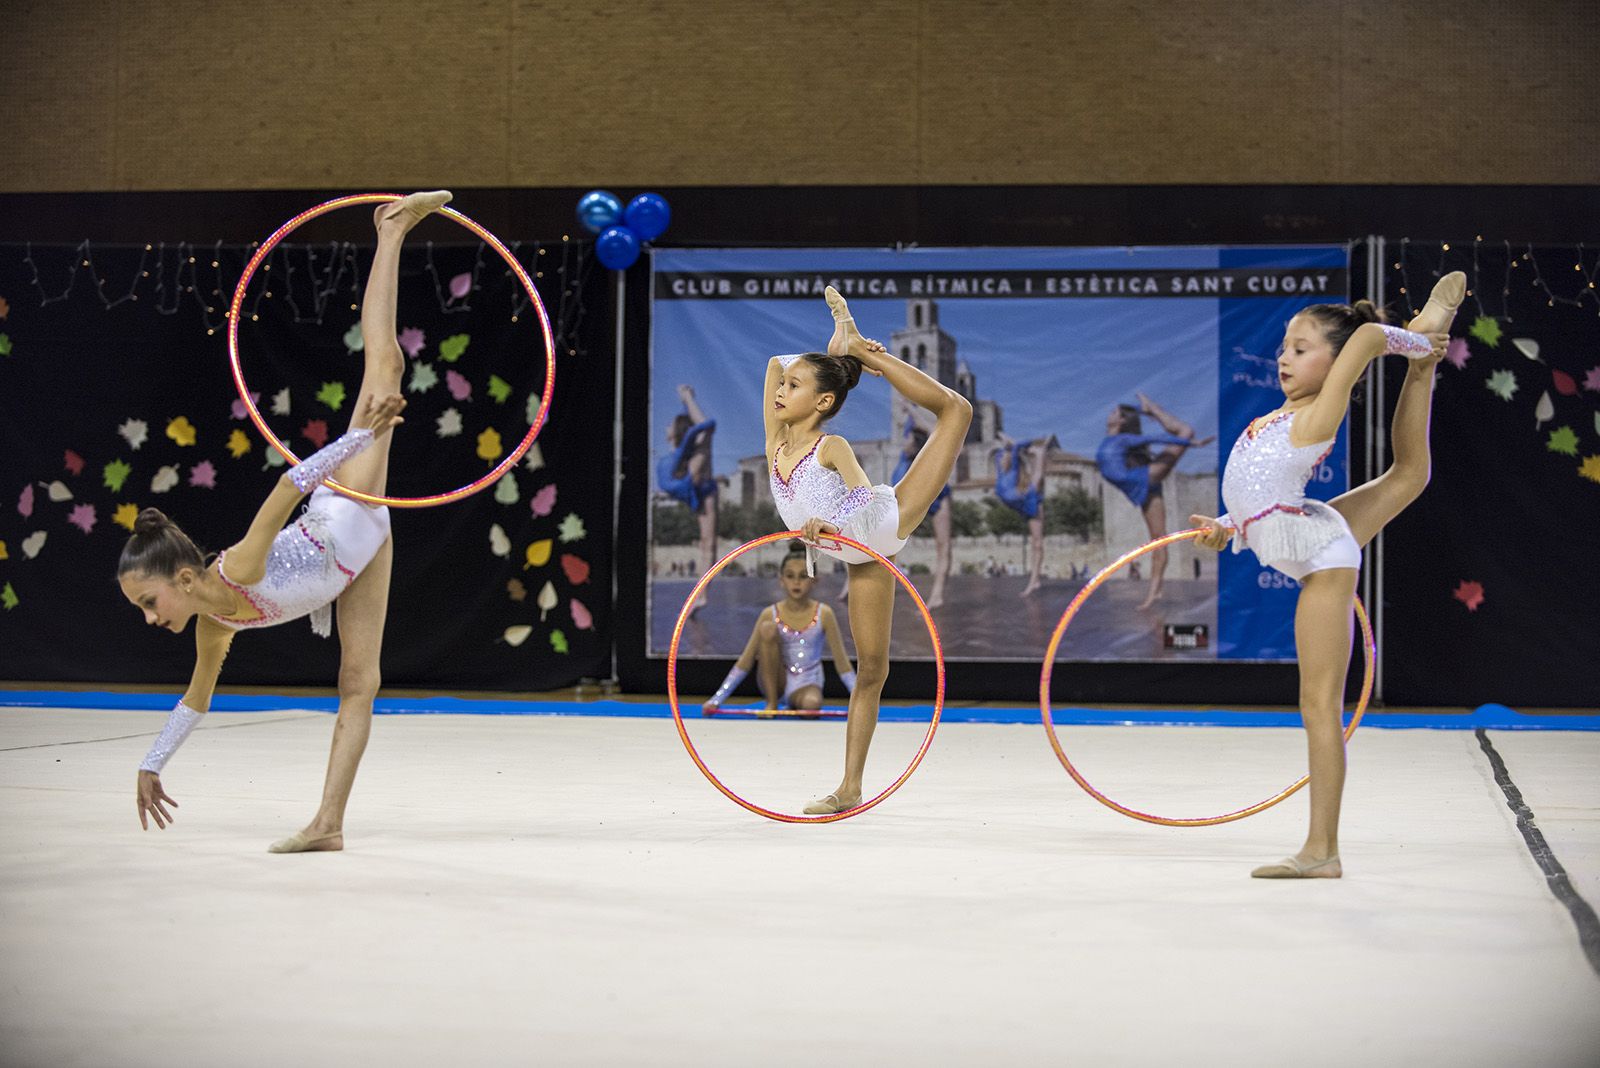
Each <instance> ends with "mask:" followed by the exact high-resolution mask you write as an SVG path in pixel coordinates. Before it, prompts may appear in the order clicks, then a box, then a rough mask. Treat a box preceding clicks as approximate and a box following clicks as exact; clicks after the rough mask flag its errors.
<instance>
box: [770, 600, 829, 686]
mask: <svg viewBox="0 0 1600 1068" xmlns="http://www.w3.org/2000/svg"><path fill="white" fill-rule="evenodd" d="M772 618H773V620H774V622H776V623H777V624H778V637H779V639H780V640H779V642H778V644H779V645H781V646H782V647H783V669H784V670H785V671H787V672H788V673H789V674H790V675H792V676H799V675H804V674H806V673H807V672H809V671H811V670H813V669H814V668H816V667H817V666H818V665H820V664H821V663H822V621H821V619H822V609H821V608H820V607H819V608H817V609H816V610H814V611H813V612H812V614H811V622H810V623H808V624H806V626H805V627H803V628H802V629H800V630H795V629H794V628H793V627H790V626H789V625H787V624H786V623H784V621H783V616H781V615H779V614H778V606H777V605H773V606H772Z"/></svg>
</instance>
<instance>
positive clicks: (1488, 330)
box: [1467, 315, 1501, 349]
mask: <svg viewBox="0 0 1600 1068" xmlns="http://www.w3.org/2000/svg"><path fill="white" fill-rule="evenodd" d="M1467 333H1469V334H1471V335H1472V336H1473V337H1475V338H1477V339H1478V340H1479V341H1481V342H1483V343H1484V344H1485V345H1488V346H1489V347H1490V348H1491V349H1497V348H1499V347H1500V336H1501V335H1500V321H1499V320H1498V319H1495V318H1492V317H1490V316H1487V315H1480V316H1478V317H1477V318H1476V319H1474V320H1473V321H1472V327H1471V328H1470V329H1469V330H1468V331H1467Z"/></svg>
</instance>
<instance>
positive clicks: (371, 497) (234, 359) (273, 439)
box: [228, 193, 556, 508]
mask: <svg viewBox="0 0 1600 1068" xmlns="http://www.w3.org/2000/svg"><path fill="white" fill-rule="evenodd" d="M400 199H401V196H400V194H398V193H357V194H354V195H352V196H346V197H337V198H335V199H333V200H329V201H326V202H325V203H322V204H318V205H317V206H316V207H314V208H308V209H306V210H305V211H302V212H301V213H300V214H299V215H296V216H295V217H294V218H292V219H290V220H289V221H288V222H286V223H284V224H283V225H282V226H280V227H278V229H277V231H276V232H274V233H273V235H272V236H271V237H269V238H267V239H266V240H265V241H263V242H262V243H261V247H260V248H258V249H256V253H255V255H254V256H251V257H250V262H249V263H247V264H245V268H244V274H243V275H241V276H240V277H239V284H238V285H236V286H235V287H234V289H233V303H232V305H231V306H230V307H229V308H228V361H229V363H230V364H231V365H232V368H233V384H234V386H235V387H237V388H238V390H239V399H240V400H242V401H243V402H244V407H245V410H246V411H247V412H248V413H249V415H250V421H251V422H252V423H254V424H255V425H256V429H257V430H259V431H261V436H262V437H264V438H266V439H267V443H268V444H269V445H271V446H272V447H273V448H274V449H277V450H278V452H279V453H281V454H282V455H283V458H284V459H285V460H288V461H289V462H290V463H291V464H298V463H299V462H300V457H298V456H296V455H295V454H294V453H293V452H291V451H290V449H289V446H287V445H285V444H284V443H283V442H282V441H281V440H279V438H278V436H277V435H276V434H274V433H273V432H272V430H271V428H269V427H268V426H267V422H266V420H265V419H263V418H261V412H260V411H258V410H257V408H256V405H255V402H254V401H253V400H251V399H250V387H249V386H248V385H247V384H246V383H245V380H244V371H243V370H242V369H241V368H240V366H239V318H240V315H239V309H240V308H241V307H242V306H243V304H244V292H245V288H246V287H247V286H249V284H250V280H251V279H252V278H254V277H255V273H256V269H257V268H258V267H260V266H261V263H262V261H263V260H265V259H266V258H267V256H268V255H269V254H270V253H271V252H272V250H273V249H275V248H277V247H278V243H279V242H281V241H282V240H283V239H284V238H285V237H288V236H289V235H290V234H291V233H293V232H294V231H295V230H297V229H299V228H300V227H301V226H302V225H304V224H305V223H307V222H310V221H311V220H312V219H315V218H317V217H318V216H319V215H326V214H328V213H329V212H331V211H337V210H338V209H340V208H348V207H353V206H354V205H357V204H383V203H387V202H389V201H394V200H400ZM439 214H440V215H443V216H445V217H447V218H449V219H452V220H454V221H455V222H457V223H460V224H461V225H462V226H464V227H466V228H467V229H468V230H471V231H472V232H473V233H475V234H477V235H478V237H480V238H482V239H483V242H484V243H485V244H487V245H488V246H489V247H490V248H492V249H494V251H495V253H496V254H497V255H499V257H500V258H501V259H502V260H504V261H505V263H506V266H507V267H509V268H510V269H511V271H512V272H513V273H514V274H515V275H516V276H517V278H518V280H519V281H521V282H522V288H523V289H524V290H526V291H527V294H528V299H529V300H530V301H531V302H532V304H533V307H534V308H535V309H536V310H537V312H538V319H539V329H540V331H541V332H542V333H543V335H544V363H545V374H544V392H543V394H542V395H541V396H540V398H539V412H538V414H537V415H536V416H535V417H534V420H533V425H532V426H530V427H528V433H527V435H526V436H524V437H523V439H522V440H521V441H520V442H519V443H518V444H517V447H516V448H514V449H512V450H511V452H509V453H508V454H507V455H506V457H505V459H503V460H501V461H500V462H499V463H498V464H496V465H495V466H494V469H493V470H491V471H490V472H489V473H488V474H486V475H484V476H483V477H482V478H480V479H478V480H476V481H474V482H470V483H468V484H467V485H465V486H461V487H460V488H458V489H453V490H451V491H449V492H448V493H436V494H433V495H431V496H427V497H385V496H383V495H381V494H376V493H363V492H362V491H361V490H355V489H351V488H350V487H349V486H342V485H340V484H339V483H337V482H335V481H334V480H333V479H331V478H330V479H328V480H327V481H326V482H324V483H323V484H324V485H325V486H327V487H328V488H329V489H331V490H335V491H337V492H339V493H342V494H344V495H345V496H346V497H351V498H354V499H355V500H358V501H364V502H366V503H367V504H383V505H389V506H391V507H395V508H431V507H433V506H434V505H439V504H449V503H450V502H451V501H459V500H460V499H461V498H463V497H470V496H471V495H472V494H474V493H477V492H478V491H479V490H481V489H484V488H485V487H487V486H490V485H492V484H494V482H495V481H496V480H498V479H499V478H500V476H501V475H503V474H505V473H506V472H507V471H509V470H511V468H512V466H513V465H515V464H516V462H517V461H518V460H520V459H522V455H523V454H524V453H526V452H527V451H528V449H529V448H530V447H531V446H532V445H533V441H534V439H535V438H536V437H538V436H539V430H540V428H541V427H543V426H544V421H545V416H546V415H547V414H548V413H549V411H550V397H551V394H552V392H553V391H554V389H555V384H556V342H555V336H554V335H553V334H552V333H551V331H550V317H549V315H547V314H546V313H545V308H544V301H542V300H541V299H539V291H538V290H537V289H536V288H534V285H533V279H531V278H529V277H528V272H527V271H526V270H524V269H523V266H522V264H521V263H519V262H518V261H517V258H516V256H514V255H512V253H511V250H510V249H508V248H506V247H505V245H503V244H501V242H500V239H499V238H497V237H495V236H494V235H493V234H491V233H490V232H489V231H488V230H486V229H484V228H483V227H482V226H480V225H479V224H478V223H476V222H474V221H473V220H471V219H469V218H467V217H466V216H465V215H463V214H461V213H460V212H459V211H456V210H455V209H454V208H449V207H445V208H440V209H439Z"/></svg>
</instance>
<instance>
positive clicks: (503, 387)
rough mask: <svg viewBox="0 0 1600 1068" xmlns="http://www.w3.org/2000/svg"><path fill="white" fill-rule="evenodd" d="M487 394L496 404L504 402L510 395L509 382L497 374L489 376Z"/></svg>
mask: <svg viewBox="0 0 1600 1068" xmlns="http://www.w3.org/2000/svg"><path fill="white" fill-rule="evenodd" d="M489 396H491V397H493V398H494V402H495V403H496V404H504V403H505V402H506V401H507V399H509V398H510V396H511V383H510V382H507V381H506V380H505V379H503V378H501V377H500V376H499V375H490V376H489Z"/></svg>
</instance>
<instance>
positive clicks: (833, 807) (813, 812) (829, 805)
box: [801, 794, 861, 816]
mask: <svg viewBox="0 0 1600 1068" xmlns="http://www.w3.org/2000/svg"><path fill="white" fill-rule="evenodd" d="M859 804H861V798H859V797H858V798H856V799H855V800H854V801H852V802H850V803H849V804H848V805H847V804H845V803H844V802H843V801H841V800H840V799H839V795H838V794H829V795H828V796H827V797H823V798H819V799H818V800H816V801H813V802H811V804H809V805H807V806H806V807H805V808H804V809H802V810H801V811H802V812H804V813H805V814H806V815H807V816H831V815H833V814H834V813H835V812H844V811H846V810H848V809H852V808H855V807H856V806H857V805H859Z"/></svg>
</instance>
